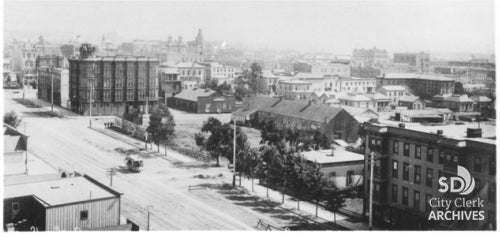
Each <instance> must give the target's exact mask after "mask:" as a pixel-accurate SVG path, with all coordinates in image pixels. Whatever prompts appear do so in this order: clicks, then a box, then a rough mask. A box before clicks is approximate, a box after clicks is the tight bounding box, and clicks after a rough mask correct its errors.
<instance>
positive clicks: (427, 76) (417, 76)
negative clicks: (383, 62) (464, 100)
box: [377, 73, 455, 81]
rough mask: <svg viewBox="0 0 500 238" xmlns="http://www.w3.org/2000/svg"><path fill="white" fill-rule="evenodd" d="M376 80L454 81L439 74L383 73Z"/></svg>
mask: <svg viewBox="0 0 500 238" xmlns="http://www.w3.org/2000/svg"><path fill="white" fill-rule="evenodd" d="M377 78H381V79H423V80H437V81H455V80H454V79H453V78H450V77H446V76H443V75H439V74H417V73H385V74H382V75H381V76H378V77H377Z"/></svg>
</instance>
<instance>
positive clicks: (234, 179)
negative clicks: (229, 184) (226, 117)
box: [233, 119, 236, 187]
mask: <svg viewBox="0 0 500 238" xmlns="http://www.w3.org/2000/svg"><path fill="white" fill-rule="evenodd" d="M233 126H234V129H233V187H236V121H235V120H234V119H233Z"/></svg>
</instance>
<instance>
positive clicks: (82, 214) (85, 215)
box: [80, 210, 89, 221]
mask: <svg viewBox="0 0 500 238" xmlns="http://www.w3.org/2000/svg"><path fill="white" fill-rule="evenodd" d="M88 219H89V211H88V210H84V211H81V212H80V220H82V221H86V220H88Z"/></svg>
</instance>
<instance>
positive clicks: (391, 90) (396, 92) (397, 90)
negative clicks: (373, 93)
mask: <svg viewBox="0 0 500 238" xmlns="http://www.w3.org/2000/svg"><path fill="white" fill-rule="evenodd" d="M379 92H380V93H382V94H384V95H385V96H387V97H389V98H390V100H391V102H393V104H395V105H397V104H398V103H399V99H400V98H402V97H405V96H408V95H410V94H409V93H408V90H407V89H406V88H405V87H403V86H399V85H385V86H382V87H380V88H379Z"/></svg>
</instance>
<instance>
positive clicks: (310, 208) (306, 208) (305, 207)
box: [237, 178, 377, 230]
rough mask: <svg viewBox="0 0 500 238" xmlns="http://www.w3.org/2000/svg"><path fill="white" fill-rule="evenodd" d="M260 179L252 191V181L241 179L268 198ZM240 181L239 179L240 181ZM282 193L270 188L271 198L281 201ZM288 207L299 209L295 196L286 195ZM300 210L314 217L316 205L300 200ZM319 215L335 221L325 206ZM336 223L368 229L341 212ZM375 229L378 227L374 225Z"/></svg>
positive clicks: (349, 227) (246, 187) (286, 205)
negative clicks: (259, 182)
mask: <svg viewBox="0 0 500 238" xmlns="http://www.w3.org/2000/svg"><path fill="white" fill-rule="evenodd" d="M258 181H259V180H258V179H254V190H253V192H252V181H251V180H249V179H246V178H242V179H241V186H242V187H244V188H245V189H247V190H248V191H249V192H250V193H251V194H253V195H256V196H259V197H262V198H266V196H267V191H266V190H267V188H266V187H264V186H261V185H259V184H258ZM238 182H239V181H237V183H238ZM281 198H282V195H281V193H280V192H279V191H275V190H272V189H269V199H271V200H273V201H275V202H279V203H281ZM281 206H282V207H283V208H287V209H297V201H295V200H294V198H293V197H291V196H288V195H285V203H284V204H282V205H281ZM300 211H302V212H306V213H309V214H311V216H312V217H314V216H315V214H316V205H315V204H313V203H310V202H304V201H301V202H300ZM318 217H319V218H321V219H323V220H326V221H328V222H334V214H333V212H330V211H327V210H325V209H324V208H323V207H321V206H319V207H318ZM336 221H337V222H336V224H337V225H339V226H341V227H344V228H346V229H349V230H368V223H365V222H362V221H356V220H354V219H350V218H349V217H346V216H344V215H341V214H338V213H337V214H336ZM373 229H374V230H377V228H376V227H375V226H374V227H373Z"/></svg>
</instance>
